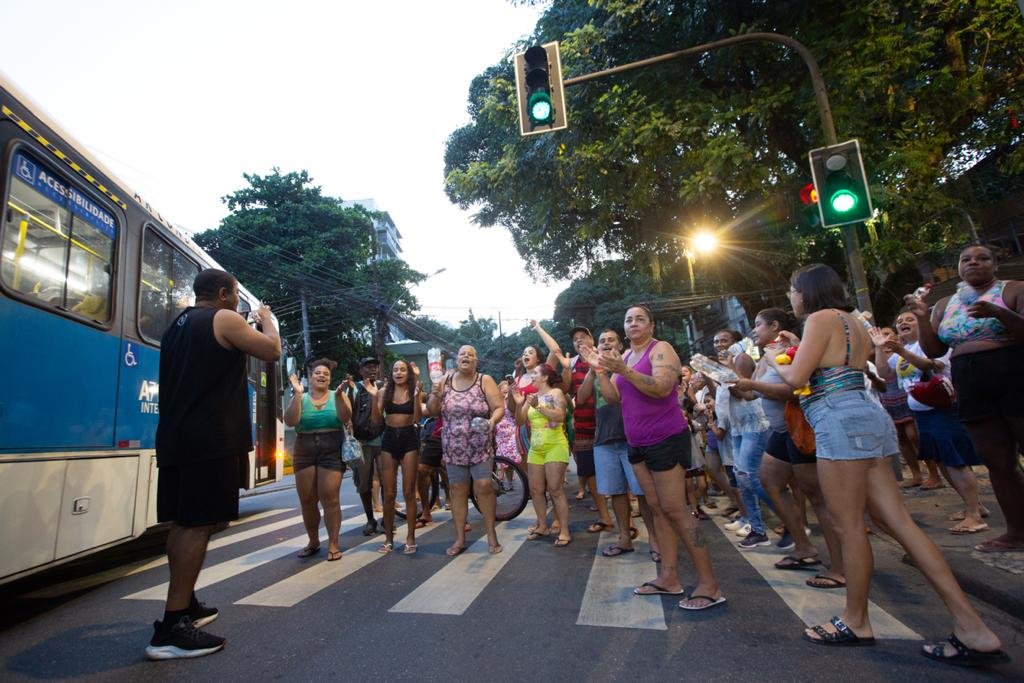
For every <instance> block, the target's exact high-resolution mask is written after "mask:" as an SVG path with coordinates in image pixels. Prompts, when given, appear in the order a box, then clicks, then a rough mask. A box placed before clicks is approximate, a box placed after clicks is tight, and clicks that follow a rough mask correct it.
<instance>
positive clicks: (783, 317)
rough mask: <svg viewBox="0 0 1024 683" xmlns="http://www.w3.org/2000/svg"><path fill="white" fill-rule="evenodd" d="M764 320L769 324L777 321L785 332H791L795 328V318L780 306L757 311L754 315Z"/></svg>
mask: <svg viewBox="0 0 1024 683" xmlns="http://www.w3.org/2000/svg"><path fill="white" fill-rule="evenodd" d="M754 317H756V318H760V319H761V320H763V321H765V322H766V323H768V324H769V325H770V324H772V323H778V324H779V329H780V330H783V331H785V332H793V331H795V330H796V319H795V318H794V317H793V314H792V313H790V312H789V311H784V310H782V309H781V308H765V309H762V310H760V311H758V312H757V315H756V316H754Z"/></svg>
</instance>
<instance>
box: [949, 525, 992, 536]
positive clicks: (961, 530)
mask: <svg viewBox="0 0 1024 683" xmlns="http://www.w3.org/2000/svg"><path fill="white" fill-rule="evenodd" d="M982 531H988V524H985V523H984V522H982V523H981V524H978V525H976V526H971V525H969V524H968V525H964V524H957V525H956V526H954V527H952V528H951V529H950V530H949V533H951V534H956V535H957V536H966V535H967V534H977V533H980V532H982Z"/></svg>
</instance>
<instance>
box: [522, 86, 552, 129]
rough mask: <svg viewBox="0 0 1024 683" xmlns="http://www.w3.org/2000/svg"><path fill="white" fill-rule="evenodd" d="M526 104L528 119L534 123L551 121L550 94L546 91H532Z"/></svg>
mask: <svg viewBox="0 0 1024 683" xmlns="http://www.w3.org/2000/svg"><path fill="white" fill-rule="evenodd" d="M528 105H529V108H530V119H531V120H532V121H533V123H534V124H546V123H551V119H552V114H553V109H552V107H551V96H550V95H549V94H548V93H546V92H544V91H538V92H535V93H533V94H532V95H530V101H529V103H528Z"/></svg>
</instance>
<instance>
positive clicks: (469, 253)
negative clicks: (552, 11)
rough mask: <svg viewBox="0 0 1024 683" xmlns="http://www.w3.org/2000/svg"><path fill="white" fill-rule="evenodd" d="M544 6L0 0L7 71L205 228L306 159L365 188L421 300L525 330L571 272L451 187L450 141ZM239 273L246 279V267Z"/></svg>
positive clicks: (326, 186) (163, 204)
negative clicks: (251, 183)
mask: <svg viewBox="0 0 1024 683" xmlns="http://www.w3.org/2000/svg"><path fill="white" fill-rule="evenodd" d="M541 9H542V7H541V8H539V7H529V6H524V7H514V6H512V5H511V4H510V3H509V2H508V1H507V0H434V1H431V2H418V1H415V0H373V1H372V2H352V1H351V0H339V1H336V2H329V1H328V0H322V1H320V2H316V1H313V0H290V1H289V2H287V3H285V2H280V0H276V1H274V2H265V1H263V0H255V1H254V0H245V1H244V2H243V1H239V0H207V1H206V2H197V1H196V0H178V1H177V2H173V3H169V2H158V1H156V0H92V1H90V2H80V1H77V0H56V1H54V2H37V3H15V2H14V0H0V22H2V25H3V28H4V43H5V45H4V48H5V49H4V59H3V62H2V63H0V69H2V71H3V73H4V74H5V75H6V76H7V78H8V79H10V80H11V81H13V83H14V84H15V85H16V86H18V87H19V88H20V89H21V90H22V91H23V92H25V93H26V94H27V95H28V96H29V97H30V98H32V99H33V100H34V101H35V102H36V103H38V104H39V105H40V106H41V107H42V109H43V110H44V111H45V112H47V113H48V114H49V115H50V116H51V117H52V118H53V119H55V120H56V122H57V123H58V124H59V125H60V126H61V127H62V128H63V129H64V130H65V131H67V132H68V133H70V134H71V135H72V136H73V137H74V138H75V139H76V140H77V141H78V142H79V143H81V144H83V145H85V147H87V148H88V149H89V151H90V152H91V153H92V154H93V155H94V156H95V157H96V158H98V159H99V160H100V161H101V162H102V163H103V164H105V165H106V166H107V167H108V168H110V170H112V171H113V172H114V173H115V174H116V175H118V176H119V177H120V178H121V179H122V180H123V181H125V182H126V183H127V184H128V185H129V186H130V187H131V188H132V190H133V191H135V192H138V193H139V194H140V195H142V196H143V197H144V198H145V199H146V200H147V201H149V203H150V204H151V205H152V206H153V207H154V208H155V209H157V210H158V211H159V212H160V213H161V214H162V215H163V216H164V217H165V218H168V219H169V220H171V221H172V222H174V223H175V224H177V225H180V226H181V227H183V228H185V229H186V230H188V231H191V232H200V231H202V230H205V229H208V228H212V227H216V226H217V225H218V224H219V223H220V220H221V219H222V218H223V217H224V216H225V215H226V213H227V209H226V207H225V205H224V204H223V203H222V202H221V201H220V198H221V197H223V196H224V195H227V194H229V193H231V192H234V191H235V190H238V189H241V188H242V187H244V186H245V185H246V183H245V180H244V179H243V178H242V174H243V173H256V174H260V175H264V174H267V173H269V172H270V171H271V169H272V168H273V167H275V166H276V167H279V168H280V169H281V171H282V172H283V173H287V172H290V171H299V170H303V169H305V170H307V171H309V173H310V175H311V176H312V178H313V180H314V182H315V183H316V184H317V185H320V186H321V187H322V188H323V192H324V193H325V194H327V195H330V196H334V197H340V198H342V199H345V200H354V199H362V198H373V199H374V200H376V202H377V206H378V207H379V208H380V209H382V210H385V211H387V212H388V213H389V214H390V215H391V217H392V219H393V220H394V221H395V224H396V226H397V227H398V230H399V231H400V232H401V234H402V238H403V239H402V248H403V250H404V254H403V256H404V257H405V260H406V261H407V262H408V263H409V265H410V266H412V267H413V268H415V269H417V270H419V271H421V272H423V273H432V272H434V271H436V270H437V269H439V268H442V267H443V268H445V271H444V272H443V273H440V274H438V275H436V276H434V277H431V278H430V279H429V280H427V281H426V282H424V283H422V284H421V285H420V286H418V287H417V288H416V289H415V290H414V292H415V294H416V296H417V298H418V300H419V302H420V306H421V311H422V313H424V314H427V315H431V316H434V317H436V318H438V319H440V320H444V321H447V322H450V323H457V322H458V321H459V320H461V319H464V318H465V317H466V314H467V312H468V310H469V309H472V310H473V312H474V313H475V314H476V315H477V316H478V317H494V318H497V315H498V312H499V311H500V312H501V316H502V319H503V324H504V329H505V330H506V331H508V330H518V329H519V328H520V327H522V326H524V325H525V324H526V321H527V320H528V319H529V318H532V317H536V318H546V317H550V316H551V314H552V310H553V306H554V299H555V296H557V294H558V293H559V292H560V291H561V290H562V289H564V288H565V287H566V286H567V284H568V283H567V282H564V281H562V282H560V281H551V282H548V283H545V282H539V281H534V279H533V278H531V277H530V276H528V275H527V274H526V273H525V270H524V268H523V265H522V261H521V259H520V258H519V255H518V254H517V253H516V251H515V248H514V246H513V244H512V240H511V237H510V236H509V235H508V233H507V232H506V231H505V230H504V229H502V228H497V227H496V228H481V227H478V226H476V225H475V224H473V223H472V220H471V218H472V212H471V211H470V212H465V211H461V210H460V209H458V207H456V206H455V205H453V204H451V203H450V202H449V201H448V198H447V197H446V195H445V194H444V189H443V183H444V142H445V139H446V138H447V137H448V135H449V134H450V133H451V132H452V131H454V130H455V129H456V128H458V127H459V126H461V125H464V124H465V123H467V122H468V121H469V115H468V114H467V112H466V101H467V94H468V91H469V84H470V81H471V80H472V78H473V77H474V76H476V75H477V74H479V73H481V72H482V71H483V70H484V69H485V68H487V67H488V66H490V65H492V64H494V63H497V62H498V61H499V60H501V59H503V58H505V57H506V53H508V52H509V51H510V49H511V48H512V47H513V46H514V44H515V42H516V41H517V40H519V39H520V38H523V37H525V36H528V35H529V34H530V33H531V32H532V30H533V28H534V25H535V24H536V20H537V17H538V16H539V13H540V11H541ZM243 284H244V283H243Z"/></svg>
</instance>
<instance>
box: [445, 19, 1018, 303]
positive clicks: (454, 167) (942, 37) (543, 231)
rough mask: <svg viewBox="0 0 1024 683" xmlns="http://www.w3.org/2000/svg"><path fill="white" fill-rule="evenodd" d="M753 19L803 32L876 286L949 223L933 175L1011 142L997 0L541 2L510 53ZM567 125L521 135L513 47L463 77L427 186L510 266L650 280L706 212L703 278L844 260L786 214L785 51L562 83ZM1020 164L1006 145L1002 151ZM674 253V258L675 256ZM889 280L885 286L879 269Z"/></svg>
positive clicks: (937, 240) (729, 278)
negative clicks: (863, 206)
mask: <svg viewBox="0 0 1024 683" xmlns="http://www.w3.org/2000/svg"><path fill="white" fill-rule="evenodd" d="M751 31H774V32H778V33H782V34H787V35H791V36H793V37H795V38H796V39H797V40H799V41H801V42H802V43H804V44H805V45H807V46H808V48H809V49H810V50H811V52H812V53H813V54H814V55H815V56H816V58H817V59H818V61H819V64H820V66H821V69H822V72H823V74H824V77H825V80H826V83H827V85H828V93H829V97H830V100H831V105H832V110H833V115H834V119H835V124H836V129H837V131H838V134H839V139H840V140H845V139H849V138H851V137H857V138H859V139H860V140H861V143H862V148H863V150H864V152H865V164H866V166H867V170H868V174H869V176H870V178H871V181H872V191H873V198H874V201H875V204H876V206H877V207H879V208H880V209H882V210H883V212H884V215H883V220H881V221H880V222H879V223H878V224H877V225H876V226H874V229H875V230H876V233H875V235H876V236H877V240H874V239H871V238H870V236H869V233H868V232H867V231H865V232H863V234H862V235H861V237H862V239H865V240H866V241H867V242H868V246H867V248H866V249H865V257H866V262H867V266H868V268H869V271H870V272H871V273H872V275H873V277H872V279H873V284H874V287H875V289H876V291H877V290H879V289H881V288H884V287H885V286H886V285H887V284H893V283H895V282H902V280H903V279H904V278H905V275H906V271H907V269H908V268H909V269H910V270H913V264H914V263H915V262H918V261H920V260H922V259H928V258H931V257H933V256H934V255H935V254H938V253H942V252H945V251H947V250H948V249H949V248H950V247H951V246H953V245H955V244H957V243H959V242H962V241H963V240H964V239H965V232H964V229H963V219H962V216H961V215H960V214H959V212H958V210H957V207H961V206H963V205H964V204H965V203H966V202H967V201H969V198H966V197H964V196H963V195H962V194H960V193H958V192H957V190H956V184H955V183H952V182H950V181H951V180H952V179H954V178H955V177H956V176H957V175H958V174H960V173H962V172H963V171H964V170H965V169H966V168H968V167H969V166H970V165H971V164H972V163H973V162H974V161H976V160H977V159H979V158H981V157H982V156H984V155H985V154H987V153H989V152H990V151H992V150H994V149H997V148H1001V147H1004V146H1007V145H1009V144H1011V143H1014V142H1015V141H1018V140H1019V138H1020V135H1019V132H1017V131H1012V130H1010V128H1009V127H1008V125H1007V113H1006V112H1007V110H1009V109H1013V110H1015V111H1017V112H1022V111H1024V106H1022V105H1024V103H1022V98H1021V88H1020V86H1021V82H1022V79H1024V58H1022V57H1021V55H1020V52H1019V46H1020V45H1021V43H1022V40H1024V23H1022V20H1021V13H1020V10H1019V8H1018V6H1017V3H1015V2H1013V0H978V1H977V2H971V3H968V2H963V1H962V0H866V1H865V0H837V2H829V3H819V2H812V1H811V0H792V1H789V2H781V1H779V2H768V3H766V2H763V1H760V0H737V1H736V2H729V3H722V2H713V1H711V0H692V1H689V2H678V1H671V0H647V1H645V2H634V1H627V0H591V1H589V2H585V1H584V0H554V1H553V2H552V3H551V4H550V6H549V7H548V9H547V10H546V11H545V12H544V14H543V16H542V17H541V18H540V20H539V21H538V24H537V26H536V29H535V32H534V34H533V35H532V36H531V37H530V38H529V39H528V40H524V41H523V42H522V43H521V44H518V45H515V46H513V47H512V48H511V49H510V52H509V57H511V53H512V52H518V51H520V50H522V49H524V48H525V47H526V46H527V45H529V44H531V43H543V42H548V41H551V40H559V41H560V42H561V51H562V64H563V68H564V70H565V74H564V75H565V77H566V78H572V77H574V76H578V75H582V74H585V73H590V72H593V71H596V70H600V69H605V68H609V67H612V66H616V65H621V64H625V63H628V62H631V61H635V60H638V59H643V58H647V57H651V56H654V55H657V54H660V53H664V52H670V51H674V50H679V49H682V48H685V47H690V46H694V45H699V44H702V43H707V42H711V41H714V40H718V39H721V38H724V37H727V36H730V35H735V34H742V33H747V32H751ZM567 107H568V109H569V129H568V130H565V131H561V132H559V133H554V134H548V135H539V136H533V137H529V138H521V137H520V136H519V135H518V127H517V123H516V116H517V109H516V101H515V89H514V85H513V73H512V67H511V60H510V59H504V60H502V61H501V62H500V63H498V64H495V65H493V66H491V67H488V68H487V69H485V70H484V71H483V72H482V73H481V74H480V75H479V76H477V77H476V78H475V79H474V80H473V82H472V84H471V86H470V89H469V112H470V115H471V122H470V123H469V124H467V125H466V126H464V127H462V128H459V129H458V130H456V131H454V132H453V133H452V134H451V136H450V138H449V140H448V143H447V147H446V153H445V176H446V177H445V189H446V192H447V193H448V196H449V198H450V199H451V200H452V201H453V202H455V203H456V204H458V205H459V206H461V207H463V208H471V209H474V210H475V211H476V214H475V220H476V221H477V222H478V223H479V224H481V225H483V226H500V227H502V228H505V229H507V230H508V231H509V232H510V233H511V235H512V237H513V240H514V242H515V244H516V247H517V249H518V251H519V253H520V255H521V256H522V258H523V259H524V261H525V262H526V264H527V267H528V268H529V269H530V270H531V271H533V272H534V273H538V274H548V275H555V276H560V277H569V276H579V275H581V274H584V273H587V272H590V270H591V269H592V268H593V267H594V266H595V264H598V263H600V262H602V261H607V260H609V259H615V260H621V264H622V269H623V272H626V273H630V272H639V271H644V272H646V273H647V274H648V276H649V277H650V279H651V288H652V290H653V292H654V293H661V292H665V291H671V290H672V289H673V288H676V287H677V285H678V282H679V280H680V279H681V278H685V277H687V276H686V275H685V274H684V273H685V272H686V271H685V259H683V258H682V255H681V245H680V243H679V241H678V240H679V238H680V237H683V238H685V237H686V236H687V235H688V233H690V232H691V231H693V230H695V229H696V228H698V227H700V226H718V227H719V229H720V230H721V231H722V233H723V235H724V238H725V244H724V245H723V248H722V249H721V250H720V252H719V253H718V254H716V255H714V256H713V257H712V258H710V259H707V260H705V261H704V262H703V263H702V262H701V260H698V261H697V262H696V264H695V270H696V275H697V279H698V284H699V285H700V287H701V288H706V287H721V288H724V289H725V291H748V290H751V289H756V288H765V287H773V288H778V287H784V285H785V282H786V279H787V276H788V273H789V272H790V271H791V270H792V269H793V268H794V267H795V266H797V265H798V264H800V263H806V262H808V261H814V260H820V261H824V262H827V263H830V264H832V265H833V266H835V267H837V268H838V269H839V270H841V271H845V259H844V258H843V255H842V246H841V239H840V235H839V232H838V231H834V230H824V229H821V228H813V227H810V226H807V225H805V224H804V221H803V218H802V214H801V211H800V210H799V207H798V206H796V201H797V198H796V197H797V191H798V190H799V188H800V187H801V186H802V185H804V184H805V183H807V182H809V180H810V173H809V169H808V166H807V152H808V150H809V149H811V148H813V147H818V146H821V145H823V144H824V139H823V134H822V131H821V125H820V122H819V115H818V111H817V107H816V104H815V100H814V97H813V93H812V89H811V84H810V79H809V78H808V76H807V70H806V68H805V66H804V64H803V62H802V60H801V59H800V58H799V57H798V56H797V55H795V54H793V53H792V52H790V51H789V50H787V49H786V48H783V47H782V46H778V45H773V44H750V45H743V46H737V47H731V48H727V49H722V50H717V51H715V52H711V53H706V54H704V55H702V56H699V57H688V58H683V59H678V60H674V61H672V62H668V63H664V64H661V65H658V66H651V67H647V68H644V69H640V70H636V71H631V72H628V73H625V74H620V75H617V76H613V77H606V78H604V79H601V80H599V81H591V82H588V83H586V84H583V85H579V86H575V87H571V88H569V89H568V91H567ZM1009 161H1010V162H1012V163H1017V164H1021V163H1024V161H1022V155H1021V154H1018V155H1014V156H1012V157H1010V159H1009ZM680 264H682V265H680ZM890 279H893V282H889V280H890Z"/></svg>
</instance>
